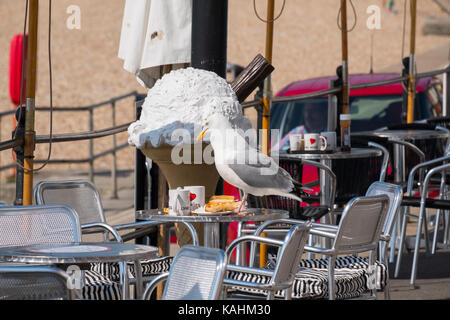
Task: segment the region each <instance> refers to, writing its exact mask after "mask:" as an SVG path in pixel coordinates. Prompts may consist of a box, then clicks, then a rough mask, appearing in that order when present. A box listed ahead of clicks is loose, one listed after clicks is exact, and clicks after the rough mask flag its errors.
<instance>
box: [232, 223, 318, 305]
mask: <svg viewBox="0 0 450 320" xmlns="http://www.w3.org/2000/svg"><path fill="white" fill-rule="evenodd" d="M311 225H312V222H311V221H308V222H306V223H301V224H299V223H298V221H297V223H296V224H295V225H294V226H292V227H291V228H290V229H289V231H288V232H287V234H286V236H285V238H284V240H283V241H280V240H276V239H271V238H266V237H260V236H242V237H239V238H237V239H235V240H234V241H233V242H232V243H231V244H230V245H229V246H228V247H227V248H226V251H225V252H226V255H227V257H228V256H229V255H230V254H231V252H232V251H233V250H234V249H235V248H236V246H237V245H239V244H240V243H243V242H251V243H252V250H251V254H252V257H254V254H255V250H256V243H263V244H266V245H272V246H277V247H279V249H278V259H277V263H276V266H275V268H274V270H273V271H271V270H267V269H262V268H253V267H246V266H240V265H232V264H229V265H227V270H228V271H237V272H243V273H250V274H253V275H260V276H266V277H270V281H269V282H268V283H266V284H262V283H255V282H250V281H242V280H234V279H230V278H225V279H224V282H223V284H224V298H226V297H227V292H226V288H227V287H232V286H238V287H245V288H251V289H260V290H265V291H267V293H268V294H267V300H273V299H274V298H275V293H276V292H277V291H279V290H285V299H287V300H289V299H291V295H292V284H293V282H294V279H295V273H296V271H297V266H298V264H299V262H300V259H301V257H302V255H303V250H304V247H305V245H306V242H307V239H308V234H309V231H310V229H311ZM259 229H260V228H258V230H259ZM251 262H252V261H251ZM253 298H254V297H253Z"/></svg>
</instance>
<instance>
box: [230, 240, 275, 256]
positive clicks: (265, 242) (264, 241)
mask: <svg viewBox="0 0 450 320" xmlns="http://www.w3.org/2000/svg"><path fill="white" fill-rule="evenodd" d="M242 242H259V243H264V244H269V245H273V246H278V247H281V246H282V245H283V243H284V242H283V241H280V240H275V239H270V238H265V237H258V236H243V237H239V238H237V239H234V241H233V242H231V243H230V244H229V246H228V247H227V248H226V249H225V255H226V257H227V258H228V257H229V256H230V254H231V252H233V250H234V248H235V247H236V246H237V245H238V244H240V243H242Z"/></svg>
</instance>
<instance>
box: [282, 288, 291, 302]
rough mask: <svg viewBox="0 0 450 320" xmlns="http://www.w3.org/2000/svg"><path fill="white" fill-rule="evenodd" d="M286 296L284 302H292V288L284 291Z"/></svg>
mask: <svg viewBox="0 0 450 320" xmlns="http://www.w3.org/2000/svg"><path fill="white" fill-rule="evenodd" d="M284 293H285V296H284V300H292V286H290V287H289V288H287V289H286V290H284Z"/></svg>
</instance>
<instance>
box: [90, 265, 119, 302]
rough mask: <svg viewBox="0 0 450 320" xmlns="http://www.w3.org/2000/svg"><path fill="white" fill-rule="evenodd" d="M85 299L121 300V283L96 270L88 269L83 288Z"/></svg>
mask: <svg viewBox="0 0 450 320" xmlns="http://www.w3.org/2000/svg"><path fill="white" fill-rule="evenodd" d="M82 299H84V300H120V299H121V291H120V285H119V284H118V283H117V282H115V281H112V280H110V279H109V278H107V277H105V276H104V275H102V274H101V273H98V272H96V271H92V270H87V271H85V273H84V286H83V288H82Z"/></svg>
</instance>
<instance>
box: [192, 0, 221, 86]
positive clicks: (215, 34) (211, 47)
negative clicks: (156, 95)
mask: <svg viewBox="0 0 450 320" xmlns="http://www.w3.org/2000/svg"><path fill="white" fill-rule="evenodd" d="M227 28H228V0H214V1H211V0H193V2H192V40H191V41H192V43H191V66H192V67H193V68H197V69H203V70H208V71H213V72H215V73H216V74H217V75H219V76H220V77H222V78H225V77H226V70H227Z"/></svg>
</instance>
